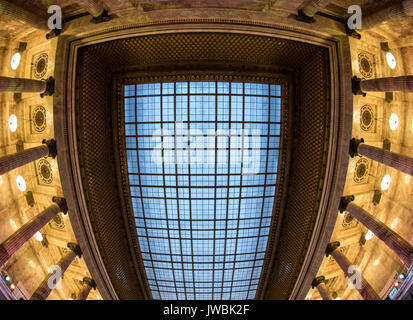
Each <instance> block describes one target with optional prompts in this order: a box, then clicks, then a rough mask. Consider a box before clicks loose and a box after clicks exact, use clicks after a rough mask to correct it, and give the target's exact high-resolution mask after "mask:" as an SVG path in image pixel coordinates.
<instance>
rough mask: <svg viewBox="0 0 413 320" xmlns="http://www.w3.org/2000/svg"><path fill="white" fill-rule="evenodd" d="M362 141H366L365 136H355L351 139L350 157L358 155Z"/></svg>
mask: <svg viewBox="0 0 413 320" xmlns="http://www.w3.org/2000/svg"><path fill="white" fill-rule="evenodd" d="M360 143H364V139H363V138H361V139H356V138H353V139H351V140H350V147H349V150H348V152H349V154H350V157H352V158H354V157H355V156H357V155H358V148H359V145H360Z"/></svg>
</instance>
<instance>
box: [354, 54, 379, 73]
mask: <svg viewBox="0 0 413 320" xmlns="http://www.w3.org/2000/svg"><path fill="white" fill-rule="evenodd" d="M374 61H375V60H374V55H372V54H371V53H367V52H361V53H359V55H358V63H359V71H360V73H361V74H362V75H363V77H365V78H374V77H375V74H376V71H375V62H374Z"/></svg>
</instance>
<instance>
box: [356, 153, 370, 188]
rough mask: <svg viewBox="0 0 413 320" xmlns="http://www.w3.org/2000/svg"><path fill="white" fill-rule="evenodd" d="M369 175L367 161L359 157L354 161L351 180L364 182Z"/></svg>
mask: <svg viewBox="0 0 413 320" xmlns="http://www.w3.org/2000/svg"><path fill="white" fill-rule="evenodd" d="M368 175H369V161H368V160H367V159H366V158H361V159H359V160H358V161H357V162H356V168H355V169H354V177H353V180H354V182H356V183H366V182H367V179H368Z"/></svg>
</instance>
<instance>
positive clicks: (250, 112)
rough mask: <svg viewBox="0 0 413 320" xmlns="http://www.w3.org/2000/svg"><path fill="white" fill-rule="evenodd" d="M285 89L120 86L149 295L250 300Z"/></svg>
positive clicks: (261, 252)
mask: <svg viewBox="0 0 413 320" xmlns="http://www.w3.org/2000/svg"><path fill="white" fill-rule="evenodd" d="M281 102H282V97H281V86H280V85H274V84H260V83H242V82H176V83H174V82H167V83H148V84H137V85H127V86H125V87H124V106H125V109H124V111H125V116H124V122H125V136H126V137H125V140H126V141H125V143H126V148H127V151H126V156H127V162H128V174H129V185H130V196H131V203H132V209H133V213H134V217H135V224H136V232H137V235H138V240H139V245H140V250H141V252H142V259H143V262H144V266H145V270H146V276H147V279H148V283H149V286H150V288H151V291H152V295H153V298H154V299H180V300H184V299H188V300H192V299H202V300H213V299H224V300H225V299H236V300H243V299H253V298H254V297H255V294H256V290H257V287H258V282H259V279H260V275H261V270H262V265H263V261H264V256H265V251H266V247H267V241H268V235H269V231H270V224H271V218H272V209H273V202H274V197H275V191H276V181H277V169H278V157H279V149H280V131H281Z"/></svg>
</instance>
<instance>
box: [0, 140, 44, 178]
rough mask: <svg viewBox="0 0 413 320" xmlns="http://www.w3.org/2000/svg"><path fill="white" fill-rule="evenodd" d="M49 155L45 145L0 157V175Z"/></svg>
mask: <svg viewBox="0 0 413 320" xmlns="http://www.w3.org/2000/svg"><path fill="white" fill-rule="evenodd" d="M48 155H49V148H48V147H47V145H41V146H38V147H34V148H30V149H26V150H23V151H21V152H17V153H14V154H8V155H5V156H3V157H0V175H2V174H5V173H7V172H9V171H11V170H14V169H16V168H19V167H22V166H24V165H26V164H28V163H30V162H33V161H35V160H37V159H40V158H43V157H46V156H48Z"/></svg>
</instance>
